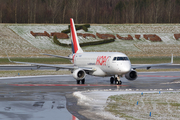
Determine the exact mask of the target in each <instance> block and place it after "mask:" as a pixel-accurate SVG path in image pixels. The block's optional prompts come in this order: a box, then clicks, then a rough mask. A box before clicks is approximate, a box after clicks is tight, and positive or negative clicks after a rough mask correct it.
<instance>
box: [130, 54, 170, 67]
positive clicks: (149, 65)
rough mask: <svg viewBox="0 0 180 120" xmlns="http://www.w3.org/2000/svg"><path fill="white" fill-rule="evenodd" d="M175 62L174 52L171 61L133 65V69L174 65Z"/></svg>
mask: <svg viewBox="0 0 180 120" xmlns="http://www.w3.org/2000/svg"><path fill="white" fill-rule="evenodd" d="M172 64H173V54H172V56H171V62H170V63H160V64H147V65H135V66H134V65H132V66H131V69H134V70H135V69H141V68H146V69H147V70H148V69H150V68H151V67H161V66H167V65H172Z"/></svg>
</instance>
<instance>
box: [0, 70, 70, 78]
mask: <svg viewBox="0 0 180 120" xmlns="http://www.w3.org/2000/svg"><path fill="white" fill-rule="evenodd" d="M65 74H71V72H70V71H68V70H59V71H56V70H55V69H54V70H6V71H4V70H1V71H0V77H16V76H39V75H65Z"/></svg>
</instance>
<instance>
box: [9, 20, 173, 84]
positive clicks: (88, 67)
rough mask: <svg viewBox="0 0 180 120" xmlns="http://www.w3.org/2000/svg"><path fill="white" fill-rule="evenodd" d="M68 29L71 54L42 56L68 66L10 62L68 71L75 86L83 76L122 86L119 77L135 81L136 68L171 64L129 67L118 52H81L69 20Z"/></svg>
mask: <svg viewBox="0 0 180 120" xmlns="http://www.w3.org/2000/svg"><path fill="white" fill-rule="evenodd" d="M70 29H71V43H72V54H71V55H69V56H68V57H64V56H58V55H51V54H43V55H48V56H54V57H59V58H65V59H69V60H71V62H72V63H73V64H72V65H69V66H65V65H64V66H63V65H50V64H39V63H28V62H17V61H11V60H10V59H9V58H8V59H9V61H10V62H14V63H22V64H24V63H25V64H27V63H28V64H31V65H35V66H37V68H39V67H41V66H46V67H54V68H56V70H59V69H69V70H71V71H72V73H73V77H74V78H75V79H76V81H77V84H80V83H81V84H85V76H86V75H87V74H88V75H93V76H100V77H105V76H109V77H110V83H111V84H114V83H115V84H117V85H119V84H122V82H121V80H120V77H122V76H123V75H125V77H126V79H128V80H135V79H136V78H137V72H136V71H135V70H136V69H137V68H147V69H149V68H151V67H153V66H162V65H169V64H172V63H173V56H172V58H171V63H162V64H152V65H144V66H142V65H140V66H131V62H130V60H129V58H128V57H127V56H126V55H125V54H124V53H120V52H83V50H82V49H81V47H80V45H79V41H78V37H77V34H76V29H75V26H74V21H73V19H72V18H71V19H70Z"/></svg>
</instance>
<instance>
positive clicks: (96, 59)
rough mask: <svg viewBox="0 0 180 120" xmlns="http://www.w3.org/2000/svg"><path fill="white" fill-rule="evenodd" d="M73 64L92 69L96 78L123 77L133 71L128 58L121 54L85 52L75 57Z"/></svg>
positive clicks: (76, 54) (92, 73)
mask: <svg viewBox="0 0 180 120" xmlns="http://www.w3.org/2000/svg"><path fill="white" fill-rule="evenodd" d="M73 63H74V65H75V66H78V67H91V68H92V69H94V71H92V72H89V74H90V75H94V76H113V75H123V74H126V73H128V72H129V71H130V70H131V62H130V61H129V59H128V57H127V56H126V55H125V54H123V53H119V52H83V53H75V54H74V55H73Z"/></svg>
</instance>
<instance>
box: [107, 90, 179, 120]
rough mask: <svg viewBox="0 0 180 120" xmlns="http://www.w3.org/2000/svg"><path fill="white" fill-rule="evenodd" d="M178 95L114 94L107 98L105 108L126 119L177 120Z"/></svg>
mask: <svg viewBox="0 0 180 120" xmlns="http://www.w3.org/2000/svg"><path fill="white" fill-rule="evenodd" d="M179 97H180V93H179V92H166V93H161V94H159V93H144V94H143V95H141V94H139V93H138V94H127V95H114V96H110V97H109V98H108V99H107V106H106V107H105V110H106V111H109V112H111V113H112V114H114V115H116V116H119V117H120V118H121V117H123V118H127V119H142V120H144V119H154V120H158V119H160V120H167V119H169V120H170V119H171V120H178V119H179V118H180V114H179V113H180V100H179ZM137 102H138V105H137ZM150 112H151V117H150V116H149V114H150Z"/></svg>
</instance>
